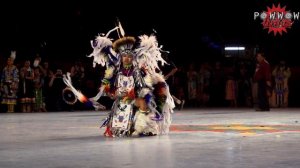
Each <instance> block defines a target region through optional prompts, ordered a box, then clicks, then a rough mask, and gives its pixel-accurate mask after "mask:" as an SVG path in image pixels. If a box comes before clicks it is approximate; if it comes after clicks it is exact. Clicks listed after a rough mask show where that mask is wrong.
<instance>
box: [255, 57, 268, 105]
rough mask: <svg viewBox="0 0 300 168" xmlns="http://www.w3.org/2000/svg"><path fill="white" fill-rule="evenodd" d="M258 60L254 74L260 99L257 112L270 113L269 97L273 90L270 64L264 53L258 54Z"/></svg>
mask: <svg viewBox="0 0 300 168" xmlns="http://www.w3.org/2000/svg"><path fill="white" fill-rule="evenodd" d="M256 60H257V64H256V69H255V74H254V82H257V98H258V109H256V111H270V105H269V97H270V94H271V90H272V85H271V76H272V74H271V68H270V64H269V63H268V61H267V60H266V59H265V56H264V53H257V55H256Z"/></svg>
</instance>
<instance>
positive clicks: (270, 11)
mask: <svg viewBox="0 0 300 168" xmlns="http://www.w3.org/2000/svg"><path fill="white" fill-rule="evenodd" d="M258 18H260V19H261V20H262V23H261V24H262V25H263V28H264V29H268V33H269V34H270V33H271V32H273V33H274V36H276V35H277V33H278V34H280V35H282V32H285V33H287V29H290V28H291V27H292V25H293V24H294V21H295V20H299V12H291V11H286V6H284V7H281V6H280V4H278V5H277V7H276V6H275V5H274V4H273V5H272V8H270V7H267V11H263V12H254V20H256V19H258Z"/></svg>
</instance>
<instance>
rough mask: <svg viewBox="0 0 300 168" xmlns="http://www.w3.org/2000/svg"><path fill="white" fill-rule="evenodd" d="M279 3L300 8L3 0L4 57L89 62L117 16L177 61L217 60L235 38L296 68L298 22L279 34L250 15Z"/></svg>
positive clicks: (256, 3) (254, 2) (0, 37)
mask: <svg viewBox="0 0 300 168" xmlns="http://www.w3.org/2000/svg"><path fill="white" fill-rule="evenodd" d="M1 3H3V2H1ZM162 3H163V4H162ZM278 3H280V4H281V6H286V9H287V10H291V11H295V12H298V11H300V6H299V4H298V3H297V2H295V1H291V0H290V1H286V0H285V1H262V0H251V1H250V0H249V1H220V2H219V1H214V0H211V1H199V2H196V1H194V0H193V1H178V2H173V1H168V2H162V1H129V0H128V1H102V0H98V1H97V2H92V1H61V2H54V1H41V2H34V3H33V2H32V3H29V2H28V1H26V2H9V3H7V2H6V4H1V5H0V16H1V18H0V21H1V27H0V56H1V57H7V56H9V53H10V51H11V50H17V57H18V59H19V60H23V59H25V58H29V59H33V58H34V56H35V53H40V55H41V56H42V58H43V57H44V59H48V60H53V61H62V62H63V61H69V60H70V59H82V60H88V59H87V58H85V56H86V55H88V54H90V52H91V47H90V40H92V39H94V37H95V36H96V35H98V34H99V33H106V32H107V31H109V30H110V29H112V28H113V27H114V26H115V22H116V18H117V17H118V18H119V19H120V20H121V22H122V25H123V28H124V29H125V32H126V34H127V35H134V36H136V35H140V34H143V33H146V34H151V33H153V29H155V30H156V32H157V37H158V40H159V43H160V44H162V45H163V46H164V49H166V50H169V51H170V52H171V55H170V56H171V58H172V59H173V60H174V61H175V62H177V64H178V63H188V62H193V61H195V60H197V61H206V60H208V61H214V60H218V59H220V58H222V57H223V56H224V54H223V48H224V45H226V44H233V45H243V46H246V48H247V47H248V46H249V47H253V46H259V47H260V48H261V49H263V50H264V51H265V52H266V55H267V57H268V59H269V61H270V62H277V61H278V60H280V59H283V58H284V59H285V60H287V62H288V63H289V64H290V65H291V66H298V65H299V64H300V63H299V62H298V61H296V60H297V59H298V56H299V49H298V48H299V42H298V39H299V37H300V31H299V28H300V26H299V25H300V21H298V20H296V21H295V22H294V25H293V26H292V28H291V29H288V32H287V33H285V32H283V35H277V36H274V35H273V33H271V34H268V31H267V30H264V29H263V27H262V25H261V21H260V20H254V18H253V13H254V12H256V11H258V12H261V11H263V10H267V6H269V7H271V6H272V4H275V5H276V6H277V4H278ZM112 37H113V38H116V37H117V35H116V33H113V34H112ZM88 61H90V60H88Z"/></svg>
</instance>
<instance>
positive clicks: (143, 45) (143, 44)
mask: <svg viewBox="0 0 300 168" xmlns="http://www.w3.org/2000/svg"><path fill="white" fill-rule="evenodd" d="M139 39H140V45H139V47H138V48H137V49H136V50H135V52H136V53H137V60H136V61H137V63H138V65H139V67H140V68H141V67H143V68H145V69H147V70H148V71H149V72H150V73H155V69H160V68H159V66H158V62H161V64H162V66H163V65H164V64H167V62H166V61H165V60H164V59H163V58H162V57H161V48H162V46H158V42H157V40H156V36H154V35H150V36H147V35H141V36H139Z"/></svg>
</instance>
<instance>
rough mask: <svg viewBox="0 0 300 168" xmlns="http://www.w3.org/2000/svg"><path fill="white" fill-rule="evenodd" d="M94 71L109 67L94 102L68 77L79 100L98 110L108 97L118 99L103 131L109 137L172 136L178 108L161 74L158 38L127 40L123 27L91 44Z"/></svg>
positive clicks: (104, 124) (163, 62) (67, 82)
mask: <svg viewBox="0 0 300 168" xmlns="http://www.w3.org/2000/svg"><path fill="white" fill-rule="evenodd" d="M117 29H119V30H120V31H121V34H122V37H121V38H119V39H117V40H116V41H114V42H112V41H111V39H109V38H108V35H109V34H110V32H112V31H114V30H117ZM91 45H92V47H93V52H92V53H91V54H90V55H89V56H90V57H94V67H95V66H96V64H100V65H102V66H105V67H106V70H105V75H104V78H103V79H102V84H101V87H100V89H99V90H100V91H99V93H98V94H97V96H95V97H93V98H89V99H87V98H85V97H84V96H83V95H82V94H81V93H80V92H79V91H77V90H76V89H75V88H74V87H73V86H72V83H71V80H70V76H69V75H67V76H65V77H64V81H65V83H66V84H67V85H68V86H69V87H70V88H71V89H72V91H73V93H74V94H75V95H76V96H77V97H78V100H80V101H82V102H86V103H92V105H93V106H94V107H95V108H96V109H98V108H100V109H101V108H103V106H102V105H101V104H100V103H98V102H97V100H98V99H99V98H100V97H101V96H103V95H107V96H109V97H111V98H113V99H114V103H113V106H112V108H111V112H110V113H109V115H108V117H107V118H106V120H105V121H104V122H103V124H102V125H101V127H103V126H105V127H106V130H105V132H104V135H105V136H111V137H115V136H141V135H161V134H167V133H168V132H169V127H170V124H171V113H173V108H174V107H175V105H174V101H173V98H172V96H171V94H170V92H169V88H168V85H167V83H166V82H165V80H164V77H163V75H162V74H160V73H157V70H158V69H159V65H158V62H160V63H161V64H162V65H164V64H165V63H166V61H165V60H164V59H163V58H162V57H161V47H159V46H158V42H157V40H156V37H155V36H154V35H150V36H147V35H141V36H139V42H138V43H137V42H136V39H135V38H134V37H130V36H124V31H123V29H122V28H121V26H120V25H119V27H116V28H114V29H113V30H111V31H109V32H108V33H107V35H106V36H98V37H97V38H96V39H95V40H94V41H92V42H91Z"/></svg>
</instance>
